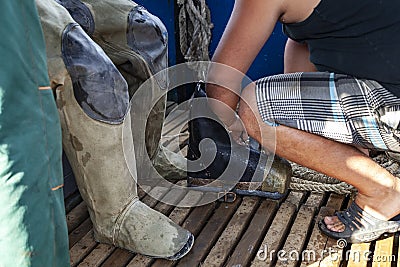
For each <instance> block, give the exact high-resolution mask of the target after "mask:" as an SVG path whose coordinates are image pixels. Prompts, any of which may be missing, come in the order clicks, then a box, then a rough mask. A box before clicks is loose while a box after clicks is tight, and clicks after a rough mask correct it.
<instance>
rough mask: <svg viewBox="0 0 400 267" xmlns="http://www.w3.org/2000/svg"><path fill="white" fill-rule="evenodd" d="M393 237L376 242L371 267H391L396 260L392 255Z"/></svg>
mask: <svg viewBox="0 0 400 267" xmlns="http://www.w3.org/2000/svg"><path fill="white" fill-rule="evenodd" d="M393 246H394V235H391V236H389V237H387V238H385V239H381V240H378V241H376V243H375V250H374V256H373V261H372V267H391V266H392V262H394V261H395V260H396V256H395V255H393Z"/></svg>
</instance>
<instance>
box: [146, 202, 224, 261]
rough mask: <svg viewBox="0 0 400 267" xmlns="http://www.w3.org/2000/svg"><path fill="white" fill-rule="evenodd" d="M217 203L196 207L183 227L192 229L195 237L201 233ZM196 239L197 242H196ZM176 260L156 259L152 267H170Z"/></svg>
mask: <svg viewBox="0 0 400 267" xmlns="http://www.w3.org/2000/svg"><path fill="white" fill-rule="evenodd" d="M215 205H216V203H215V202H212V203H209V204H207V205H204V206H200V207H196V208H195V209H193V210H192V212H191V213H190V215H189V216H188V217H187V219H186V220H185V222H184V223H183V225H182V227H183V228H185V229H187V230H188V231H190V232H191V233H192V234H193V235H194V236H195V237H197V235H198V234H199V232H200V230H201V229H202V228H203V226H204V224H205V223H206V221H207V220H208V217H209V216H210V215H211V213H212V212H213V210H214V208H215ZM196 242H197V241H196V239H195V243H196ZM175 264H176V262H173V261H168V260H164V259H158V260H156V261H155V262H154V263H153V265H151V266H152V267H153V266H154V267H155V266H162V267H170V266H174V265H175Z"/></svg>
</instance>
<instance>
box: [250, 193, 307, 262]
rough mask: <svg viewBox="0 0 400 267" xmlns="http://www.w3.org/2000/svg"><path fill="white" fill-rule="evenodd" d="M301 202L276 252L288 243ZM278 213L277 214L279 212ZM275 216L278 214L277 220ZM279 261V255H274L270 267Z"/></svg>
mask: <svg viewBox="0 0 400 267" xmlns="http://www.w3.org/2000/svg"><path fill="white" fill-rule="evenodd" d="M302 198H304V196H303V197H302ZM301 202H302V200H301V201H300V203H299V207H298V208H296V210H295V212H294V213H293V214H292V216H291V217H290V220H289V221H288V227H287V228H286V231H285V232H284V234H283V235H282V238H281V239H280V240H279V245H278V247H277V249H276V251H280V250H282V248H283V247H284V245H285V243H286V239H287V237H288V235H289V234H290V230H291V229H292V227H293V224H294V222H295V220H296V217H297V214H298V211H299V209H300V206H301ZM278 210H279V208H278V209H277V211H278ZM277 211H276V212H277ZM275 216H276V213H275V215H274V218H275ZM269 227H270V226H268V228H269ZM264 235H265V233H264ZM253 260H254V258H253ZM277 261H278V257H277V255H274V257H273V259H272V261H271V263H270V265H269V266H275V265H276V262H277Z"/></svg>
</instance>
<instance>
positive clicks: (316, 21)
mask: <svg viewBox="0 0 400 267" xmlns="http://www.w3.org/2000/svg"><path fill="white" fill-rule="evenodd" d="M399 14H400V1H393V0H381V1H376V0H352V1H348V0H321V2H320V3H319V5H318V6H317V7H316V8H315V9H314V11H313V13H312V14H311V15H310V16H309V17H308V18H307V19H306V20H304V21H303V22H300V23H292V24H285V25H283V30H284V32H285V33H286V34H287V35H288V36H289V37H290V38H291V39H293V40H296V41H299V42H306V43H307V44H308V46H309V49H310V54H311V56H310V60H311V62H313V63H314V64H315V65H316V67H317V69H318V70H319V71H328V72H335V73H341V74H348V75H351V76H354V77H357V78H363V79H371V80H375V81H377V82H379V83H381V84H382V85H383V86H384V87H385V88H387V89H388V90H390V91H391V92H392V93H393V94H395V95H396V96H397V97H400V49H399V47H400V34H399V33H400V16H399Z"/></svg>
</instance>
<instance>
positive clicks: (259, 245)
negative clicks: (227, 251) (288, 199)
mask: <svg viewBox="0 0 400 267" xmlns="http://www.w3.org/2000/svg"><path fill="white" fill-rule="evenodd" d="M261 200H264V201H265V199H261ZM261 202H262V201H259V206H260V205H261ZM281 203H282V202H281ZM279 204H280V203H278V205H276V206H275V209H274V211H273V214H272V216H271V217H270V219H269V221H268V223H267V226H266V227H265V228H264V229H263V231H262V232H261V233H260V236H263V237H265V235H266V234H267V232H268V230H269V228H270V227H271V225H272V222H273V221H274V218H275V216H276V214H277V213H278V210H279ZM258 208H259V207H257V209H255V212H254V214H253V215H252V216H253V217H254V216H255V214H256V212H257V210H258ZM293 217H294V216H293ZM293 221H294V220H293ZM250 223H251V220H250V221H249V224H250ZM292 224H293V222H292ZM246 229H247V228H246ZM244 232H245V231H244ZM289 233H290V229H289V230H288V233H287V234H285V235H286V236H287V235H288V234H289ZM263 241H264V238H260V239H259V240H258V242H257V243H256V245H255V247H256V248H260V247H261V246H262V242H263ZM284 244H285V242H283V243H282V244H279V247H280V248H279V249H281V248H282V246H283V245H284ZM233 251H234V250H233ZM257 252H258V250H257V249H255V250H254V251H253V253H252V254H253V255H251V256H250V259H251V260H250V261H249V264H248V265H249V266H250V265H251V263H252V262H253V261H254V259H255V258H256V256H257Z"/></svg>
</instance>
